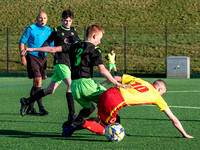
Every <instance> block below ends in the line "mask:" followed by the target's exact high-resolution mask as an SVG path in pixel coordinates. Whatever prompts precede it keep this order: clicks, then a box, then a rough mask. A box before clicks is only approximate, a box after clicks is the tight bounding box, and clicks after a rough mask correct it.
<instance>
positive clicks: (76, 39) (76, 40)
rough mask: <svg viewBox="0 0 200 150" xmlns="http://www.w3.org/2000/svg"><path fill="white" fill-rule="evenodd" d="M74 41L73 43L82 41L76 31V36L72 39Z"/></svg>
mask: <svg viewBox="0 0 200 150" xmlns="http://www.w3.org/2000/svg"><path fill="white" fill-rule="evenodd" d="M72 40H73V43H75V42H80V41H81V40H80V38H79V36H78V33H77V32H76V30H75V31H74V36H73V37H72Z"/></svg>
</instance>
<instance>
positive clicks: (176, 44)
mask: <svg viewBox="0 0 200 150" xmlns="http://www.w3.org/2000/svg"><path fill="white" fill-rule="evenodd" d="M103 28H104V30H105V34H104V36H103V39H102V41H101V44H100V45H99V47H100V48H101V49H102V55H103V60H104V64H105V66H106V67H107V61H106V60H105V59H104V57H105V56H106V55H107V53H109V50H110V48H114V49H115V53H116V56H117V62H116V66H117V69H118V72H120V73H131V74H134V73H135V74H165V73H166V57H168V56H187V57H190V64H191V66H190V68H191V74H200V61H199V58H200V33H199V31H200V27H198V26H194V27H167V26H159V27H129V26H126V27H125V26H124V27H103ZM77 31H78V33H79V36H80V38H81V40H84V38H85V34H84V33H85V27H83V28H77ZM22 33H23V31H19V33H12V32H9V28H6V29H0V56H1V57H0V59H1V60H0V73H25V72H26V68H25V67H23V66H22V65H21V64H20V54H19V49H18V45H19V39H20V37H21V35H22ZM47 59H48V68H47V71H48V72H49V73H53V58H52V56H51V55H48V56H47ZM94 71H95V72H98V70H97V68H95V70H94Z"/></svg>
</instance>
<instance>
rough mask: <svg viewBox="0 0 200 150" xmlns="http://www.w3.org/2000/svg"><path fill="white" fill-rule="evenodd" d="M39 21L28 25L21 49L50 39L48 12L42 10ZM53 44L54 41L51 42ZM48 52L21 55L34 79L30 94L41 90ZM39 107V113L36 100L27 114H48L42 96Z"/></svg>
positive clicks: (33, 46)
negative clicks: (35, 104) (36, 108)
mask: <svg viewBox="0 0 200 150" xmlns="http://www.w3.org/2000/svg"><path fill="white" fill-rule="evenodd" d="M36 20H37V23H36V24H32V25H30V26H28V27H27V28H26V29H25V31H24V33H23V35H22V37H21V39H20V41H19V51H20V53H21V51H22V50H23V49H24V47H25V44H26V43H27V44H28V47H31V48H38V47H41V46H42V44H43V43H44V41H46V40H47V39H48V37H49V36H50V34H51V32H52V30H51V28H49V27H47V26H46V23H47V14H46V13H44V12H40V13H38V15H37V18H36ZM51 46H53V43H51ZM46 56H47V53H46V52H45V53H43V52H38V51H36V52H28V53H27V55H26V57H25V56H24V55H21V64H22V65H23V66H26V67H27V73H28V77H29V79H33V86H32V88H31V91H30V96H31V95H33V94H34V93H35V92H37V91H39V90H40V89H41V87H42V80H44V79H46V78H47V76H46V68H47V59H46ZM37 103H38V107H39V113H37V112H36V110H35V109H34V102H33V103H31V104H30V105H29V107H28V109H27V111H26V114H31V115H41V116H42V115H47V114H48V111H46V110H45V109H44V106H43V104H42V98H41V99H39V100H38V101H37Z"/></svg>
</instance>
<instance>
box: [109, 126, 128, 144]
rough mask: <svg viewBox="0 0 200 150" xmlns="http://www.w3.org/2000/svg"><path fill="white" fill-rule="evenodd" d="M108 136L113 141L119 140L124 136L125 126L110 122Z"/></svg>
mask: <svg viewBox="0 0 200 150" xmlns="http://www.w3.org/2000/svg"><path fill="white" fill-rule="evenodd" d="M105 135H106V138H107V139H108V140H109V141H112V142H119V141H121V140H122V139H123V138H124V135H125V132H124V127H123V126H122V125H121V124H119V123H113V124H109V125H108V126H107V127H106V131H105Z"/></svg>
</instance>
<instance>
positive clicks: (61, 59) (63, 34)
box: [20, 9, 80, 120]
mask: <svg viewBox="0 0 200 150" xmlns="http://www.w3.org/2000/svg"><path fill="white" fill-rule="evenodd" d="M73 19H74V13H73V11H71V10H70V9H68V10H65V11H63V13H62V19H61V21H62V25H61V26H59V27H57V28H54V29H53V32H52V33H51V35H50V36H49V38H48V39H47V40H46V41H45V42H44V44H43V45H42V47H45V46H48V45H49V44H50V43H51V42H52V41H54V45H55V46H60V45H66V44H71V43H74V42H76V41H80V39H79V37H78V34H77V32H76V30H75V28H73V27H71V24H72V20H73ZM62 81H64V83H65V84H66V85H67V92H66V98H67V102H68V110H69V114H68V119H69V120H73V119H74V118H75V117H76V114H75V108H74V100H73V97H72V93H71V89H70V85H71V71H70V58H69V54H68V53H65V52H55V53H54V74H53V76H52V77H51V82H50V84H49V86H48V87H47V88H45V89H42V90H40V91H39V92H37V93H36V94H34V95H33V97H35V99H38V98H39V97H43V96H46V95H49V94H52V93H54V91H55V89H56V88H57V87H58V86H59V84H60V83H61V82H62ZM20 112H21V115H22V116H24V113H23V111H20Z"/></svg>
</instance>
